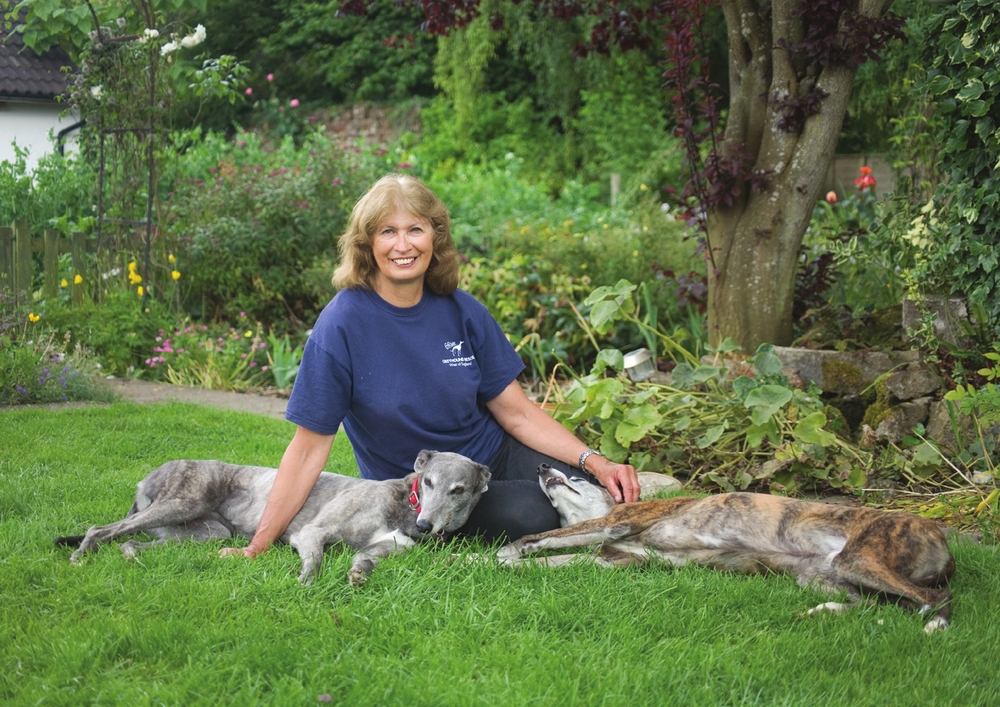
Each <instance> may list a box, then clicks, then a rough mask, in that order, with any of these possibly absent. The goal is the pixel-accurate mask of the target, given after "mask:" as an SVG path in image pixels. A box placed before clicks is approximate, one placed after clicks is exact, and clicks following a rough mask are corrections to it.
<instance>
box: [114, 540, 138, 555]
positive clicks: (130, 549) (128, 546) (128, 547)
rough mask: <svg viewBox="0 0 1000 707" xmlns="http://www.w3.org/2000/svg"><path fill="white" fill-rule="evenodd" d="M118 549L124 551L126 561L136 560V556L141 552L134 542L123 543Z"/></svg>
mask: <svg viewBox="0 0 1000 707" xmlns="http://www.w3.org/2000/svg"><path fill="white" fill-rule="evenodd" d="M118 549H119V550H121V551H122V555H124V556H125V559H126V560H134V559H135V556H136V554H138V552H139V548H138V547H136V543H135V542H134V541H132V540H129V541H128V542H123V543H121V544H120V545H119V546H118Z"/></svg>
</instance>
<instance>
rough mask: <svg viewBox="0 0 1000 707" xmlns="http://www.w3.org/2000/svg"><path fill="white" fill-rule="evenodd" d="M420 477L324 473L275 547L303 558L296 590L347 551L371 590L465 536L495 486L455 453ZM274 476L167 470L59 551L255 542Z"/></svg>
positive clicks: (234, 470)
mask: <svg viewBox="0 0 1000 707" xmlns="http://www.w3.org/2000/svg"><path fill="white" fill-rule="evenodd" d="M413 469H414V472H413V473H412V474H409V475H407V476H406V477H405V478H403V479H392V480H388V481H371V480H366V479H357V478H353V477H349V476H341V475H340V474H331V473H328V472H323V473H321V474H320V476H319V479H317V481H316V485H315V486H314V487H313V489H312V491H311V492H310V494H309V497H308V498H307V499H306V502H305V504H304V505H303V506H302V509H301V510H300V511H299V512H298V514H296V516H295V517H294V518H293V519H292V521H291V522H290V523H289V524H288V527H287V528H286V529H285V532H284V533H282V534H281V536H280V537H279V538H278V540H279V541H280V542H283V543H288V544H289V545H291V546H292V547H293V548H295V550H296V551H297V552H298V554H299V557H301V558H302V571H301V572H300V574H299V581H300V582H302V583H303V584H310V583H311V582H312V581H313V579H314V578H315V577H316V575H317V573H318V572H319V568H320V563H321V562H322V559H323V549H324V548H325V547H326V546H327V545H330V544H332V543H336V542H342V543H344V544H345V545H349V546H350V547H352V548H353V549H355V550H357V551H358V552H357V554H356V555H355V556H354V561H353V563H352V565H351V569H350V571H349V572H348V580H349V581H350V582H351V584H354V585H361V584H364V582H365V581H366V580H367V578H368V575H370V574H371V572H372V570H373V569H374V568H375V565H376V564H378V562H379V560H381V559H382V558H384V557H388V556H389V555H391V554H393V553H396V552H403V551H405V550H406V549H407V548H410V547H412V546H413V545H414V544H416V543H417V542H421V541H423V540H426V539H430V538H444V537H446V536H448V535H449V534H451V533H453V532H454V531H456V530H458V529H459V528H460V527H462V526H463V525H464V524H465V522H466V521H467V520H468V518H469V514H470V513H471V512H472V509H473V508H474V507H475V505H476V503H477V502H478V501H479V498H480V496H481V495H482V494H483V493H484V492H485V491H486V490H487V483H488V482H489V480H490V471H489V469H488V468H487V467H486V466H483V465H482V464H477V463H475V462H473V461H472V460H471V459H468V458H466V457H464V456H462V455H460V454H453V453H450V452H435V451H430V450H424V451H422V452H420V454H419V455H417V459H416V461H415V462H414V464H413ZM276 474H277V470H276V469H269V468H265V467H259V466H241V465H237V464H225V463H223V462H218V461H186V460H181V461H171V462H167V463H166V464H164V465H163V466H161V467H158V468H157V469H154V470H153V471H152V472H150V474H149V475H148V476H147V477H146V478H145V479H143V480H142V481H140V482H139V484H138V486H137V487H136V494H135V503H134V504H133V505H132V509H131V510H130V511H129V512H128V515H126V516H125V518H124V519H122V520H119V521H117V522H115V523H109V524H108V525H100V526H94V527H92V528H91V529H90V530H88V531H87V534H86V535H83V536H70V537H63V538H56V540H55V542H56V543H57V544H60V545H79V547H78V548H77V550H76V551H75V552H73V554H72V555H71V556H70V561H71V562H73V563H74V564H79V563H80V560H81V558H82V557H83V556H84V555H85V554H87V553H88V552H92V551H93V550H95V549H96V548H97V546H98V544H100V543H103V542H107V541H109V540H113V539H115V538H118V537H121V536H124V535H133V534H135V533H138V532H141V531H145V532H148V533H150V534H151V535H154V536H155V537H156V538H157V540H156V541H154V542H147V543H139V542H136V541H135V540H130V541H128V542H125V543H122V545H121V550H122V552H123V553H124V554H125V556H126V557H134V556H135V554H136V553H137V552H138V551H140V550H144V549H146V548H149V547H153V546H156V545H161V544H163V543H166V542H170V541H174V540H196V541H205V540H217V539H221V538H229V537H232V536H236V535H240V536H243V537H245V538H250V537H252V536H253V534H254V532H255V531H256V530H257V525H258V523H259V522H260V517H261V514H262V513H263V512H264V505H265V503H266V502H267V497H268V495H269V494H270V492H271V486H272V484H273V483H274V477H275V475H276Z"/></svg>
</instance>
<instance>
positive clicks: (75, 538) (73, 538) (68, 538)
mask: <svg viewBox="0 0 1000 707" xmlns="http://www.w3.org/2000/svg"><path fill="white" fill-rule="evenodd" d="M85 537H86V536H85V535H64V536H62V537H59V538H54V539H53V540H52V542H53V543H55V544H56V545H66V546H68V547H80V543H82V542H83V539H84V538H85Z"/></svg>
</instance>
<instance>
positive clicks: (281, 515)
mask: <svg viewBox="0 0 1000 707" xmlns="http://www.w3.org/2000/svg"><path fill="white" fill-rule="evenodd" d="M332 447H333V435H321V434H318V433H316V432H312V431H310V430H307V429H306V428H305V427H301V426H299V427H298V428H296V430H295V436H294V437H292V441H291V442H289V443H288V448H287V449H285V454H284V455H283V456H282V457H281V464H280V465H279V466H278V471H277V473H276V474H275V477H274V485H273V486H271V491H270V492H269V493H268V495H267V503H266V504H264V512H263V513H262V514H261V517H260V521H258V523H257V532H256V533H254V536H253V538H251V540H250V544H249V545H247V546H246V547H226V548H223V549H221V550H219V557H233V556H236V555H242V556H243V557H246V558H248V559H253V558H254V557H257V555H260V554H263V553H265V552H267V549H268V548H269V547H270V546H271V543H273V542H274V541H275V540H277V539H278V538H279V537H281V534H282V533H283V532H285V528H287V527H288V524H289V523H290V522H291V520H292V518H294V517H295V514H296V513H298V512H299V510H300V509H301V508H302V505H303V504H304V503H305V502H306V498H308V496H309V492H310V491H312V487H313V486H314V485H315V484H316V479H318V478H319V475H320V473H321V472H322V471H323V467H324V466H326V462H327V459H329V458H330V449H331V448H332Z"/></svg>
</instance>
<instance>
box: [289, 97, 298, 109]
mask: <svg viewBox="0 0 1000 707" xmlns="http://www.w3.org/2000/svg"><path fill="white" fill-rule="evenodd" d="M288 105H290V106H291V107H292V108H298V107H299V99H298V98H293V99H292V100H291V101H289V102H288Z"/></svg>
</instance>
